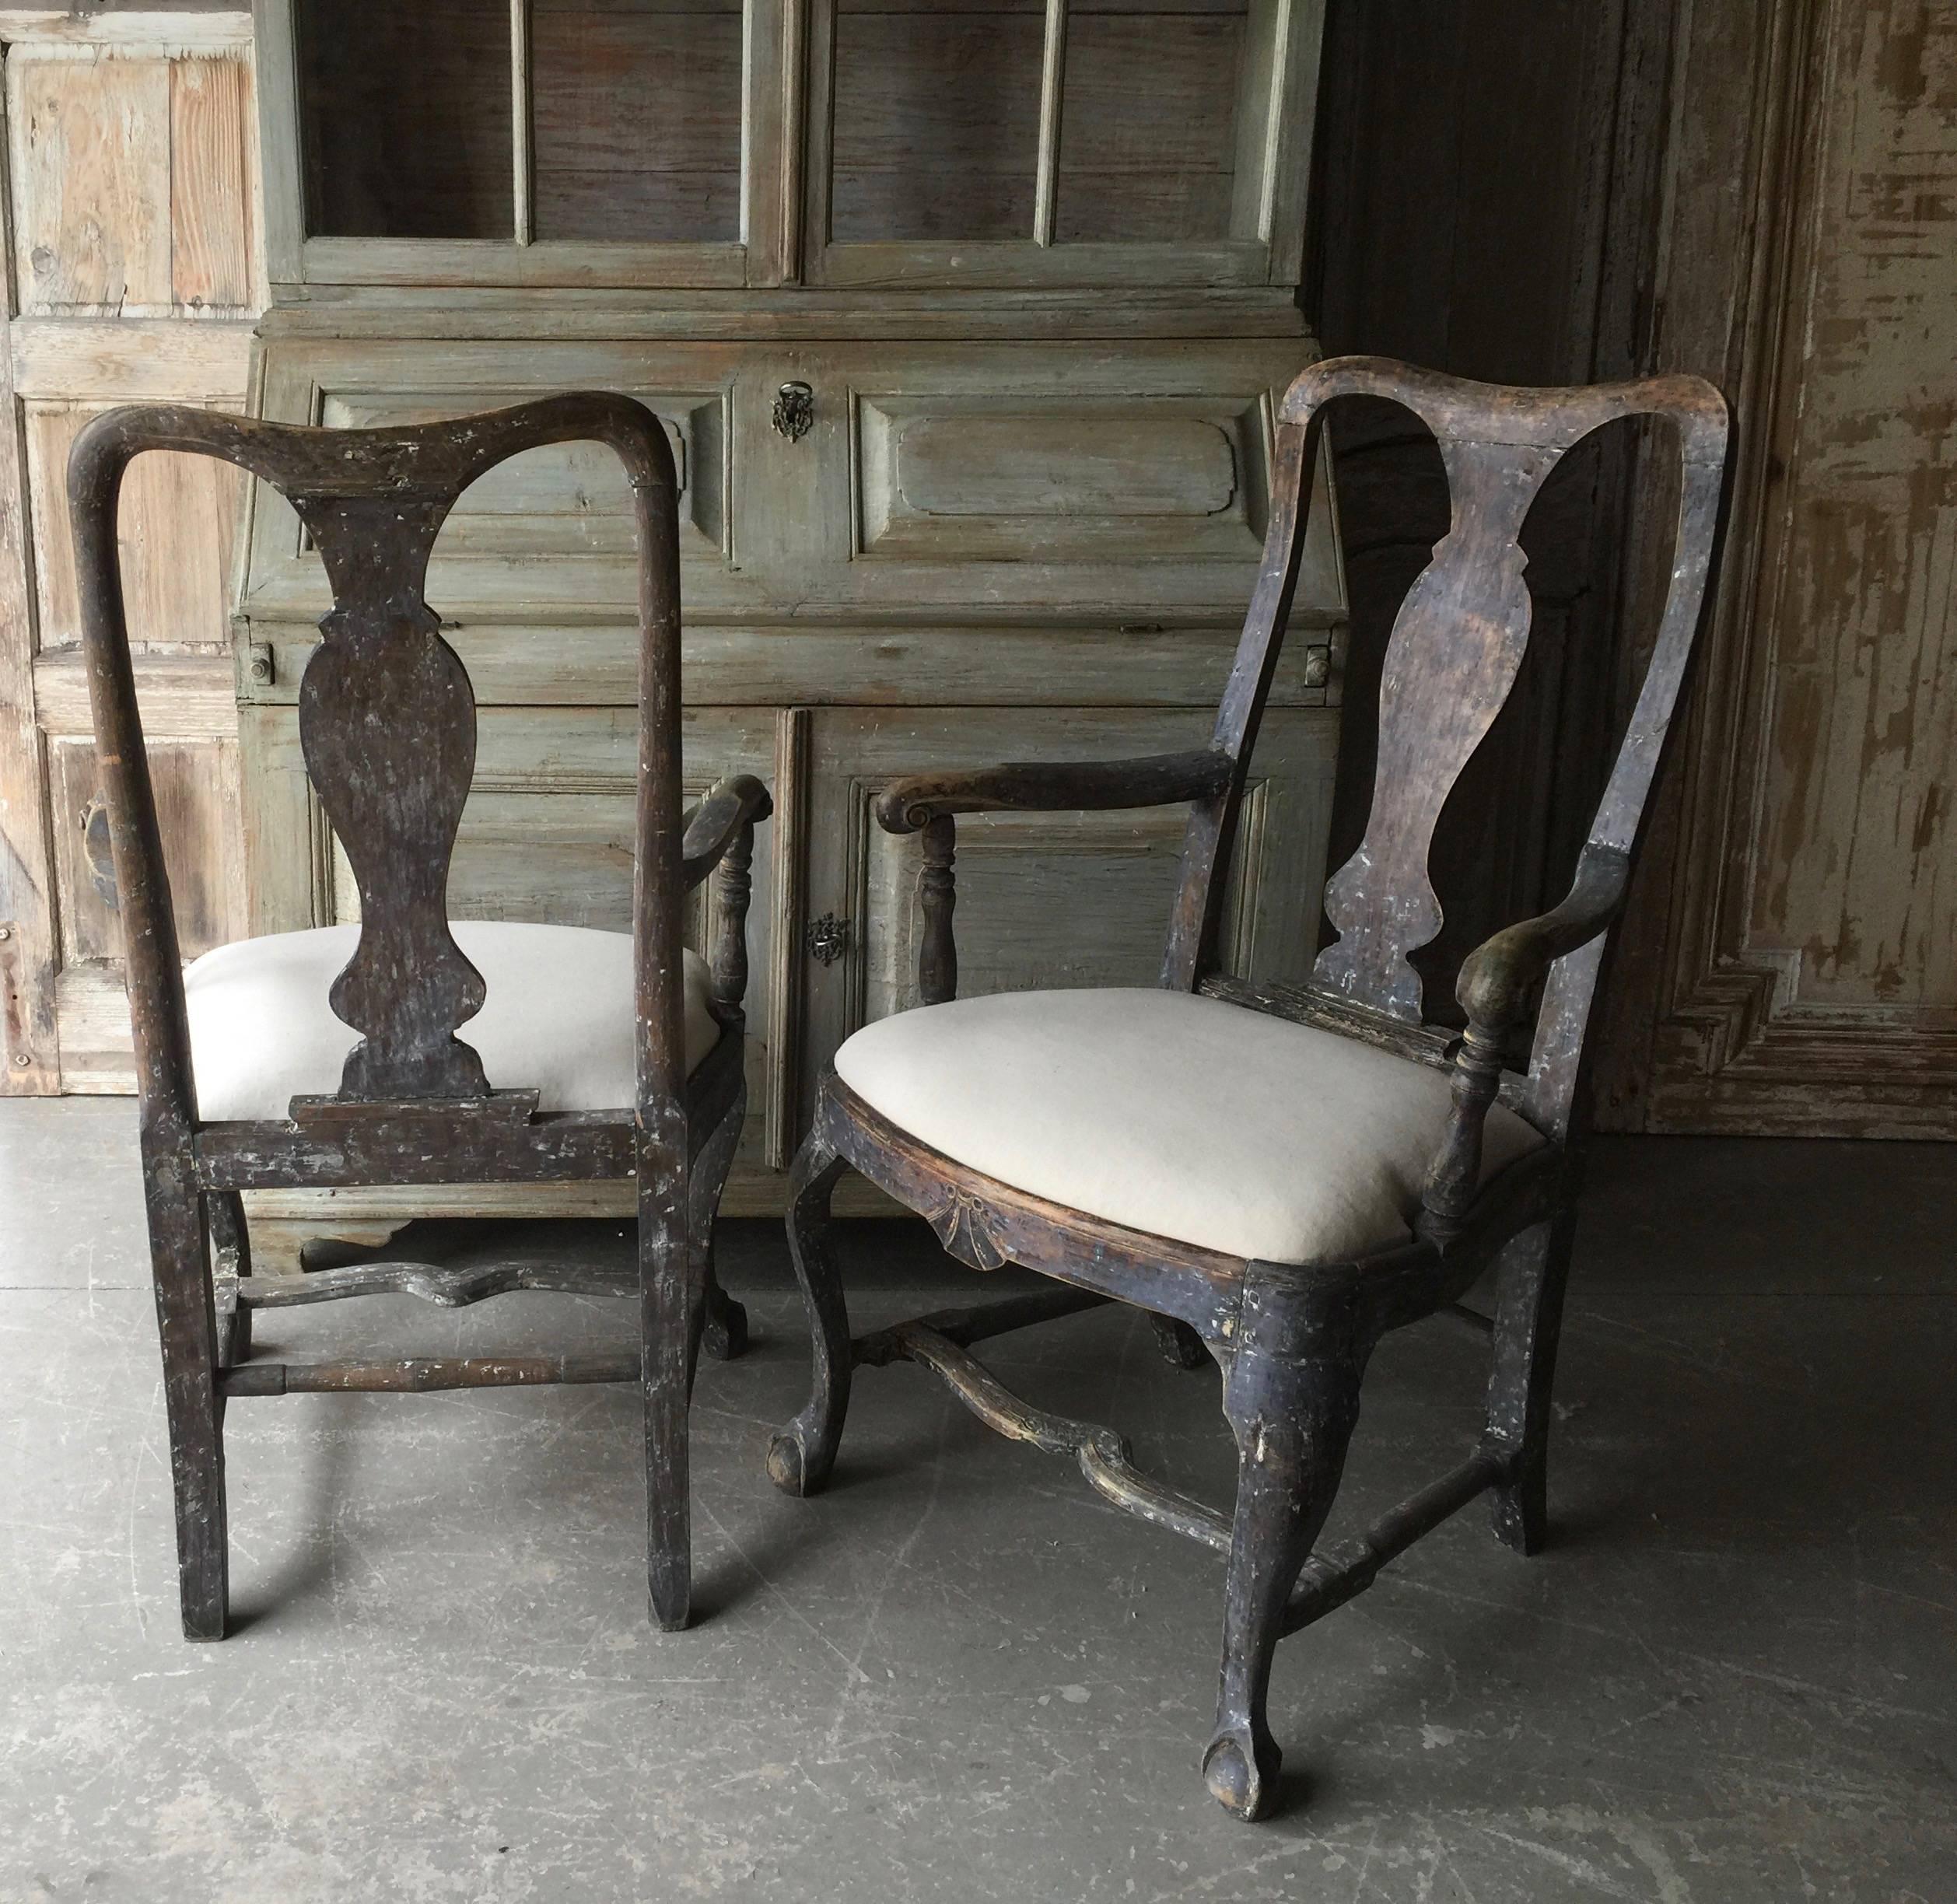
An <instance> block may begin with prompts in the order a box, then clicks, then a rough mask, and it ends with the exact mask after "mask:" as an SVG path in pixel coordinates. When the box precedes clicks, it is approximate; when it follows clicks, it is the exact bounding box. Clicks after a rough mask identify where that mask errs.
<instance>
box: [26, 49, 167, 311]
mask: <svg viewBox="0 0 1957 1904" xmlns="http://www.w3.org/2000/svg"><path fill="white" fill-rule="evenodd" d="M6 79H7V122H8V128H9V135H10V152H9V159H10V162H11V166H12V198H13V226H14V274H15V282H16V285H17V286H18V287H19V292H18V295H19V306H20V309H21V310H22V311H23V313H37V312H51V311H92V312H101V313H106V314H107V315H110V316H112V317H113V316H123V317H134V316H138V315H144V314H155V313H167V312H168V311H169V310H170V307H171V306H172V304H173V301H174V299H173V293H172V290H171V284H170V61H168V60H167V59H165V58H160V57H156V56H147V57H134V58H125V57H122V56H119V55H117V54H93V53H92V54H87V55H84V56H82V57H79V58H78V57H74V56H72V55H71V54H69V52H68V51H67V49H65V48H63V49H41V48H32V47H20V48H16V49H14V50H12V51H10V52H9V55H8V58H7V62H6Z"/></svg>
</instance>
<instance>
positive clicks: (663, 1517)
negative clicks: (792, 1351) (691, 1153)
mask: <svg viewBox="0 0 1957 1904" xmlns="http://www.w3.org/2000/svg"><path fill="white" fill-rule="evenodd" d="M666 1135H668V1133H665V1132H659V1133H653V1132H648V1133H646V1135H645V1136H643V1137H642V1139H641V1141H640V1143H639V1374H640V1386H641V1388H642V1392H643V1395H644V1397H645V1404H646V1580H647V1585H648V1587H649V1591H650V1594H651V1598H652V1614H653V1620H654V1622H656V1624H657V1625H658V1626H660V1627H662V1628H663V1629H664V1630H665V1631H667V1633H677V1632H678V1631H679V1629H681V1627H683V1626H685V1624H686V1622H687V1615H688V1612H689V1611H690V1609H691V1602H692V1593H693V1549H692V1503H691V1496H690V1493H689V1489H690V1488H691V1468H690V1463H689V1460H688V1447H687V1401H688V1395H687V1389H688V1373H689V1368H690V1365H691V1360H692V1354H691V1349H692V1342H693V1325H692V1315H691V1311H692V1308H693V1304H692V1302H691V1300H690V1296H691V1283H692V1271H693V1262H694V1258H693V1251H692V1249H691V1239H690V1237H689V1235H688V1224H687V1222H686V1211H685V1207H684V1195H685V1183H686V1179H685V1174H684V1167H683V1165H681V1164H680V1163H679V1162H678V1160H680V1159H682V1158H684V1155H685V1150H684V1144H685V1136H684V1129H683V1128H682V1129H681V1130H679V1131H678V1132H674V1133H671V1134H670V1137H669V1141H668V1142H667V1143H660V1141H659V1139H660V1136H666ZM674 1139H676V1140H674Z"/></svg>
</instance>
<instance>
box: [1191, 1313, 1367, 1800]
mask: <svg viewBox="0 0 1957 1904" xmlns="http://www.w3.org/2000/svg"><path fill="white" fill-rule="evenodd" d="M1364 1367H1365V1356H1364V1352H1363V1350H1362V1349H1360V1347H1359V1346H1358V1344H1357V1342H1356V1341H1355V1339H1354V1336H1353V1327H1352V1322H1351V1318H1350V1311H1349V1309H1348V1307H1347V1305H1346V1304H1345V1303H1343V1301H1336V1302H1333V1303H1331V1304H1327V1303H1326V1302H1325V1301H1324V1300H1321V1301H1320V1302H1318V1303H1317V1304H1311V1303H1310V1302H1308V1300H1307V1299H1305V1298H1304V1297H1301V1296H1300V1295H1298V1294H1297V1293H1295V1292H1294V1291H1291V1290H1272V1289H1268V1288H1266V1289H1261V1290H1260V1289H1259V1288H1258V1287H1256V1286H1252V1287H1250V1288H1248V1289H1247V1290H1246V1292H1245V1298H1244V1308H1243V1315H1242V1320H1241V1324H1240V1325H1239V1328H1238V1347H1237V1351H1236V1354H1235V1356H1234V1360H1233V1361H1232V1363H1231V1368H1230V1370H1229V1371H1228V1373H1227V1374H1226V1376H1225V1377H1224V1413H1225V1414H1226V1415H1227V1416H1228V1417H1229V1419H1230V1425H1231V1428H1232V1429H1233V1430H1234V1431H1235V1433H1236V1437H1237V1447H1238V1468H1237V1510H1236V1516H1235V1521H1234V1526H1233V1528H1232V1531H1231V1549H1230V1573H1229V1578H1228V1581H1227V1585H1226V1587H1225V1589H1224V1645H1223V1673H1222V1685H1221V1688H1220V1691H1219V1693H1218V1696H1217V1730H1216V1734H1215V1736H1214V1737H1213V1738H1212V1739H1211V1740H1210V1745H1209V1749H1208V1750H1207V1751H1206V1752H1205V1753H1204V1754H1203V1776H1204V1778H1205V1779H1206V1780H1207V1781H1208V1783H1209V1787H1210V1791H1211V1792H1212V1793H1213V1794H1214V1795H1215V1797H1216V1798H1217V1801H1218V1802H1219V1803H1220V1804H1223V1805H1224V1807H1225V1808H1227V1810H1229V1811H1232V1812H1234V1814H1235V1815H1237V1816H1238V1818H1246V1819H1249V1818H1262V1817H1263V1816H1264V1815H1266V1813H1267V1812H1268V1811H1269V1809H1270V1808H1271V1806H1272V1805H1273V1803H1274V1802H1275V1801H1276V1797H1277V1774H1278V1767H1279V1765H1280V1761H1281V1759H1282V1756H1283V1755H1282V1754H1281V1753H1280V1752H1279V1750H1278V1748H1277V1741H1276V1740H1275V1739H1274V1738H1273V1737H1272V1736H1271V1729H1270V1726H1269V1723H1268V1722H1267V1720H1266V1716H1265V1700H1266V1693H1267V1692H1268V1691H1269V1685H1270V1678H1271V1660H1272V1656H1273V1654H1275V1653H1276V1650H1277V1643H1278V1641H1279V1640H1280V1638H1281V1637H1282V1636H1283V1629H1284V1612H1285V1607H1286V1605H1287V1602H1288V1601H1289V1600H1290V1594H1291V1589H1292V1588H1293V1587H1294V1586H1295V1585H1296V1584H1297V1577H1298V1573H1299V1570H1300V1569H1301V1568H1302V1567H1303V1566H1304V1563H1305V1562H1306V1561H1307V1560H1308V1559H1309V1558H1310V1557H1311V1544H1312V1542H1314V1541H1315V1540H1316V1539H1317V1538H1318V1530H1319V1529H1320V1528H1322V1527H1323V1526H1324V1525H1325V1517H1326V1516H1327V1515H1328V1514H1329V1513H1330V1512H1331V1511H1332V1500H1333V1497H1334V1496H1336V1494H1337V1493H1338V1491H1339V1475H1340V1474H1341V1472H1343V1469H1344V1467H1345V1461H1346V1444H1347V1443H1348V1442H1349V1441H1350V1439H1351V1437H1352V1431H1353V1423H1355V1422H1356V1421H1357V1419H1358V1418H1359V1384H1360V1377H1361V1375H1362V1374H1364Z"/></svg>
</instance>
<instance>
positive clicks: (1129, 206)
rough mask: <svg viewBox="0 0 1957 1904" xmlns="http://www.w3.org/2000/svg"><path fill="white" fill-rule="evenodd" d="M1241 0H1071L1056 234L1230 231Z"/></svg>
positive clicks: (1067, 238) (1080, 239)
mask: <svg viewBox="0 0 1957 1904" xmlns="http://www.w3.org/2000/svg"><path fill="white" fill-rule="evenodd" d="M1249 14H1250V6H1249V3H1248V0H1155V4H1154V5H1150V4H1148V3H1147V0H1126V4H1120V5H1116V4H1108V3H1107V0H1073V4H1072V5H1070V6H1069V8H1068V9H1067V51H1066V89H1065V92H1064V93H1063V99H1062V105H1061V111H1060V155H1059V159H1060V163H1059V193H1058V198H1057V202H1056V205H1055V208H1054V236H1055V237H1056V239H1058V240H1059V241H1060V242H1062V243H1092V242H1095V241H1101V242H1107V241H1110V240H1133V241H1148V242H1153V243H1173V242H1175V241H1176V240H1189V239H1203V238H1225V237H1227V236H1229V235H1230V229H1231V200H1232V198H1233V197H1234V193H1235V189H1236V174H1237V110H1238V93H1239V90H1240V89H1241V86H1242V83H1243V82H1242V72H1241V69H1242V67H1243V64H1244V52H1245V39H1246V33H1247V28H1248V23H1249Z"/></svg>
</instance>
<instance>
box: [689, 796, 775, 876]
mask: <svg viewBox="0 0 1957 1904" xmlns="http://www.w3.org/2000/svg"><path fill="white" fill-rule="evenodd" d="M774 810H775V803H774V801H773V800H771V799H770V798H769V797H768V789H767V788H766V787H765V786H763V785H762V784H761V782H760V781H758V780H757V779H755V778H754V775H752V774H731V775H729V776H728V777H727V779H725V780H723V781H720V782H718V783H717V784H716V786H713V787H712V788H710V789H709V790H708V793H707V796H706V797H705V799H704V800H702V801H701V802H700V803H699V804H698V806H697V807H689V808H688V810H687V814H686V821H685V838H684V844H683V845H681V849H680V852H681V856H682V857H683V858H684V861H685V863H686V887H687V891H688V892H691V891H692V890H693V888H694V887H695V886H697V885H698V884H699V883H700V882H701V880H703V879H705V877H706V876H707V875H708V874H709V873H711V872H712V870H713V869H714V868H715V867H716V866H718V865H719V863H720V862H721V860H722V859H723V858H724V857H725V856H726V851H727V849H728V848H729V847H730V846H731V845H733V842H734V841H735V839H736V838H737V836H738V835H739V834H740V831H741V829H742V828H744V827H751V826H754V825H755V824H758V822H760V821H763V820H765V819H766V818H767V817H768V815H769V814H772V812H773V811H774Z"/></svg>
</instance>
